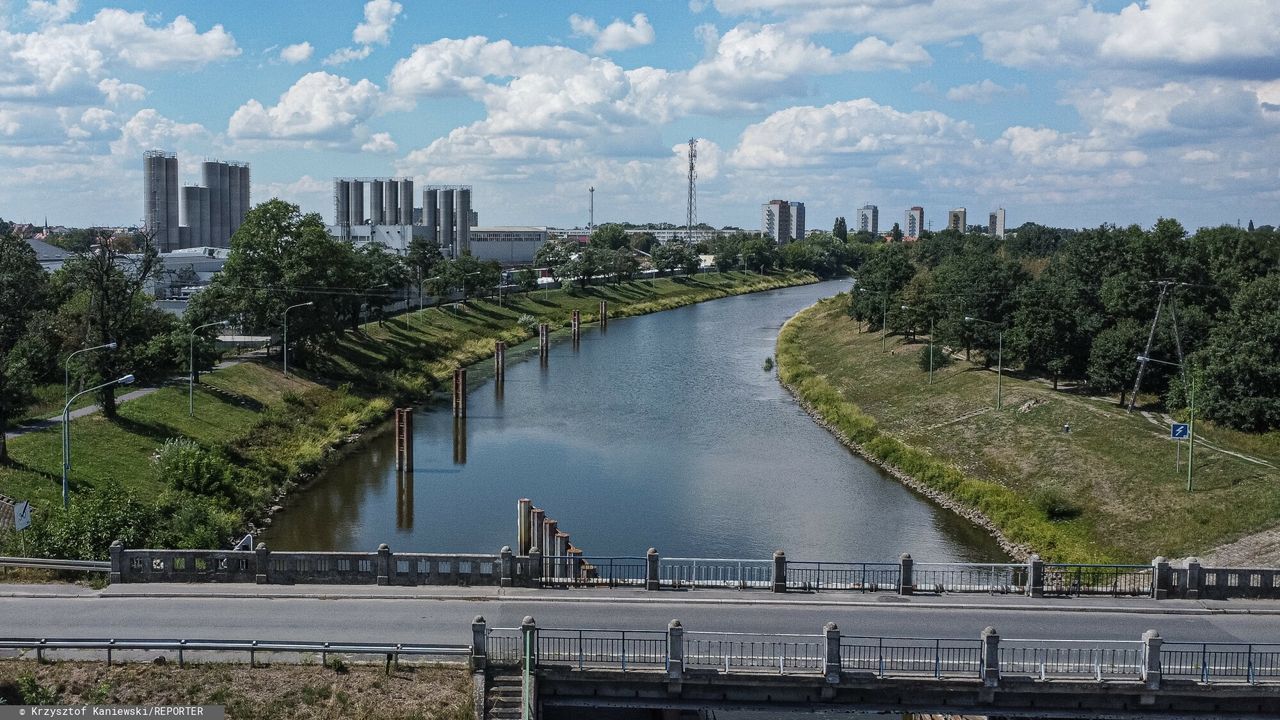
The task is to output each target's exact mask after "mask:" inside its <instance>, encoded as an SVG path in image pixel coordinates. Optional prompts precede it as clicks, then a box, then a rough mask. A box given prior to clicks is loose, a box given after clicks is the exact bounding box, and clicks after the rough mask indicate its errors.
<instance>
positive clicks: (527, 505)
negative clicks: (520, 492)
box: [516, 498, 533, 556]
mask: <svg viewBox="0 0 1280 720" xmlns="http://www.w3.org/2000/svg"><path fill="white" fill-rule="evenodd" d="M532 510H533V502H532V501H530V500H529V498H520V500H519V501H517V502H516V555H520V556H525V555H528V554H529V548H530V547H532V545H531V544H530V542H531V537H530V534H529V517H530V513H531V512H532Z"/></svg>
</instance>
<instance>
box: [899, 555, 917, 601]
mask: <svg viewBox="0 0 1280 720" xmlns="http://www.w3.org/2000/svg"><path fill="white" fill-rule="evenodd" d="M914 564H915V561H914V560H912V559H911V553H902V554H901V555H899V556H898V577H899V580H898V594H899V595H910V594H912V593H914V592H915V591H916V581H915V570H914Z"/></svg>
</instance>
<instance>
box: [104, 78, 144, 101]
mask: <svg viewBox="0 0 1280 720" xmlns="http://www.w3.org/2000/svg"><path fill="white" fill-rule="evenodd" d="M98 91H99V92H101V93H102V96H103V97H105V98H106V99H107V102H109V103H111V104H112V105H118V104H119V103H121V102H122V101H125V100H141V99H142V98H144V97H146V96H147V89H146V88H144V87H142V86H141V85H137V84H135V83H127V82H121V81H119V80H117V79H115V78H106V79H104V80H102V81H101V82H99V83H98Z"/></svg>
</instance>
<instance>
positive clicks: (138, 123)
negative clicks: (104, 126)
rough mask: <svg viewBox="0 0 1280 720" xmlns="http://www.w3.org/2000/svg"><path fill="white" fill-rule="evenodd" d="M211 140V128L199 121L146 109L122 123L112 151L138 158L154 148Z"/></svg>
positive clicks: (112, 144)
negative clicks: (172, 117)
mask: <svg viewBox="0 0 1280 720" xmlns="http://www.w3.org/2000/svg"><path fill="white" fill-rule="evenodd" d="M209 139H210V133H209V131H208V130H206V129H205V127H204V126H203V125H201V124H199V123H180V122H175V121H173V120H170V119H169V118H167V117H165V116H163V115H161V114H160V113H159V112H158V111H157V110H155V109H154V108H145V109H143V110H139V111H138V112H136V113H134V115H133V117H131V118H129V119H128V120H127V121H125V122H124V123H123V124H122V125H121V126H120V137H119V138H117V139H116V140H115V141H113V142H112V143H111V153H112V154H113V155H117V156H120V157H123V158H127V159H134V160H136V159H137V157H138V156H140V155H141V154H142V152H143V151H145V150H149V149H151V148H156V147H163V148H172V147H175V146H177V145H181V144H184V143H190V142H207V141H208V140H209Z"/></svg>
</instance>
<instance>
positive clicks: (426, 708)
mask: <svg viewBox="0 0 1280 720" xmlns="http://www.w3.org/2000/svg"><path fill="white" fill-rule="evenodd" d="M337 667H338V670H335V669H334V668H332V667H324V666H321V665H319V664H318V662H317V663H316V664H312V665H290V664H281V663H274V664H271V665H269V666H266V667H257V668H252V669H251V668H249V667H247V666H244V665H223V664H202V663H190V664H188V665H187V667H185V668H178V667H177V666H176V664H175V665H168V664H165V665H155V664H151V663H132V664H127V665H111V666H108V665H107V664H106V663H101V662H57V663H47V664H37V663H35V662H34V661H31V660H3V661H0V702H4V703H7V704H9V705H23V704H31V705H36V704H41V705H73V706H78V705H159V706H175V705H221V706H223V707H225V708H226V713H227V717H228V718H237V719H239V718H290V719H291V720H303V719H306V720H311V719H317V720H318V719H319V718H347V717H358V718H370V719H371V720H393V719H394V720H401V719H404V720H408V719H410V718H433V719H436V720H464V719H469V718H471V717H473V709H472V708H473V701H472V694H471V693H472V684H471V674H470V673H469V672H468V671H467V669H466V668H463V667H460V666H458V667H452V666H441V667H417V666H408V665H401V666H400V667H399V668H397V669H395V670H394V671H393V672H391V673H390V674H384V673H383V668H382V666H381V665H376V666H375V665H350V666H347V665H339V666H337Z"/></svg>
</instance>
